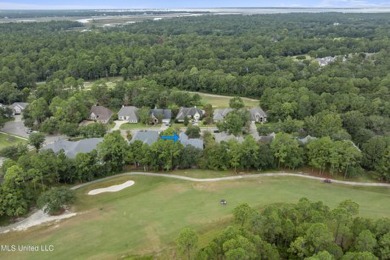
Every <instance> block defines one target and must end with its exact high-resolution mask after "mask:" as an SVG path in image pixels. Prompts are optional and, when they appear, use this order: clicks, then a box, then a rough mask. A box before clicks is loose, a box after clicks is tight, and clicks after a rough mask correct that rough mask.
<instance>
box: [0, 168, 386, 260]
mask: <svg viewBox="0 0 390 260" xmlns="http://www.w3.org/2000/svg"><path fill="white" fill-rule="evenodd" d="M222 175H224V174H222ZM127 180H134V181H135V185H134V186H132V187H129V188H126V189H124V190H122V191H120V192H117V193H105V194H100V195H96V196H88V195H86V193H87V192H88V191H89V190H91V189H96V188H101V187H107V186H110V185H115V184H119V183H123V182H125V181H127ZM77 197H78V201H77V203H76V205H75V210H76V211H77V212H79V214H78V215H77V216H75V217H73V218H71V219H68V220H63V221H62V222H60V223H51V224H47V225H43V226H40V227H35V228H32V229H29V230H27V231H23V232H11V233H8V234H1V235H0V244H3V245H4V244H11V245H12V244H16V245H21V244H22V245H26V244H27V245H29V244H34V245H35V244H38V245H54V247H55V250H54V251H53V252H34V253H31V252H8V253H7V252H0V259H3V258H4V259H7V258H9V259H85V258H93V259H117V258H120V257H122V256H127V255H134V254H156V253H157V254H158V253H159V252H163V254H164V252H166V251H167V250H168V251H169V250H170V248H172V247H173V246H174V241H175V239H176V238H177V236H178V234H179V232H180V230H181V229H182V228H183V227H188V226H190V227H193V228H195V229H196V230H197V231H198V232H199V234H200V244H201V245H205V244H206V243H207V242H208V241H209V240H210V239H211V238H212V237H213V236H215V235H216V234H217V233H218V232H219V231H220V230H221V229H223V228H224V227H225V226H226V225H228V224H229V221H230V220H231V218H232V210H233V209H234V207H236V206H237V205H239V204H240V203H243V202H247V203H249V204H250V205H251V206H253V207H256V208H258V209H259V210H261V209H262V208H264V207H265V206H266V205H268V204H271V203H275V202H293V203H295V202H297V201H298V200H299V199H300V198H302V197H307V198H309V199H310V200H312V201H319V200H321V201H323V202H324V203H326V204H327V205H329V206H330V207H331V208H333V207H335V206H337V204H338V203H339V202H341V201H343V200H346V199H352V200H353V201H355V202H357V203H359V205H360V215H361V216H364V217H373V218H380V217H386V216H387V217H388V216H390V189H388V188H355V187H349V186H343V185H336V184H325V183H322V182H320V181H315V180H307V179H300V178H296V177H264V178H258V179H249V180H238V181H223V182H211V183H195V182H188V181H181V180H174V179H167V178H163V177H147V176H122V177H118V178H113V179H110V180H107V181H104V182H100V183H95V184H91V185H88V186H86V187H83V188H81V189H79V190H78V191H77ZM222 198H223V199H226V200H227V201H228V205H227V206H220V205H219V201H220V199H222ZM165 257H166V255H165ZM162 258H164V257H162ZM167 259H168V258H167Z"/></svg>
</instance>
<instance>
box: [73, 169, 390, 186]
mask: <svg viewBox="0 0 390 260" xmlns="http://www.w3.org/2000/svg"><path fill="white" fill-rule="evenodd" d="M134 175H141V176H151V177H164V178H172V179H179V180H185V181H193V182H218V181H229V180H242V179H254V178H263V177H284V176H288V177H298V178H307V179H312V180H318V181H323V180H324V179H325V178H321V177H315V176H310V175H306V174H298V173H285V172H281V173H259V174H247V175H239V176H229V177H221V178H205V179H202V178H192V177H186V176H180V175H174V174H165V173H151V172H126V173H122V174H118V175H114V176H110V177H107V178H104V179H99V180H95V181H92V182H88V183H83V184H80V185H77V186H74V187H72V189H73V190H77V189H79V188H81V187H84V186H87V185H89V184H92V183H98V182H102V181H105V180H107V179H111V178H115V177H118V176H134ZM331 181H332V183H337V184H344V185H350V186H366V187H388V188H390V184H388V183H372V182H352V181H339V180H333V179H332V180H331Z"/></svg>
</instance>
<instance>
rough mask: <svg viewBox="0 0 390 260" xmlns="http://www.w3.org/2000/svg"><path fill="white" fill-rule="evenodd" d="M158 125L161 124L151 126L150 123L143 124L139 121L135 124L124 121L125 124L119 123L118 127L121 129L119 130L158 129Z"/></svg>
mask: <svg viewBox="0 0 390 260" xmlns="http://www.w3.org/2000/svg"><path fill="white" fill-rule="evenodd" d="M160 127H161V125H156V126H152V125H144V124H141V123H137V124H130V123H125V124H123V125H121V126H120V127H119V129H121V130H133V129H152V128H156V129H160Z"/></svg>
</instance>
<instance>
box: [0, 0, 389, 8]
mask: <svg viewBox="0 0 390 260" xmlns="http://www.w3.org/2000/svg"><path fill="white" fill-rule="evenodd" d="M380 6H386V7H389V6H390V0H257V1H256V0H197V1H195V0H193V1H183V0H181V1H180V0H137V1H134V0H110V1H104V0H103V1H93V0H84V1H80V0H63V1H55V0H12V1H10V0H8V2H7V1H5V2H4V1H1V0H0V10H1V9H86V8H87V9H88V8H90V9H97V8H107V9H116V8H129V9H132V8H186V7H188V8H190V7H192V8H201V7H206V8H207V7H380Z"/></svg>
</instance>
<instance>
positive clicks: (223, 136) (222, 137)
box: [214, 132, 244, 143]
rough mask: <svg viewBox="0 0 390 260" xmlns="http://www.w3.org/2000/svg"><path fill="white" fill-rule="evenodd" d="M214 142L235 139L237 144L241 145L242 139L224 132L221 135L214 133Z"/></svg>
mask: <svg viewBox="0 0 390 260" xmlns="http://www.w3.org/2000/svg"><path fill="white" fill-rule="evenodd" d="M214 138H215V141H216V142H218V143H220V142H222V141H223V142H228V141H229V140H232V139H236V140H237V141H238V142H239V143H242V142H243V141H244V138H243V137H242V136H234V135H228V134H227V133H225V132H221V133H215V134H214Z"/></svg>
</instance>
